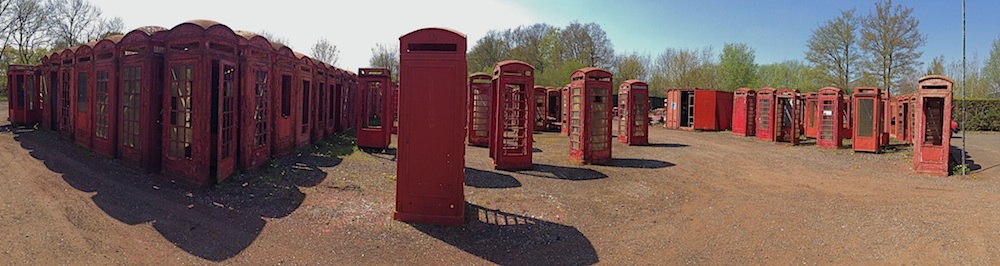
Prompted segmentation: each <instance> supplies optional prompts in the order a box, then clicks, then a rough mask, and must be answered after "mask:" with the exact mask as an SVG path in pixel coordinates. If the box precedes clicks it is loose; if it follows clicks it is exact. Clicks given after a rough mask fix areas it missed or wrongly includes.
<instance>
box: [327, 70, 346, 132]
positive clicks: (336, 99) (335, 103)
mask: <svg viewBox="0 0 1000 266" xmlns="http://www.w3.org/2000/svg"><path fill="white" fill-rule="evenodd" d="M326 67H327V70H326V89H325V90H326V109H325V110H326V130H324V132H323V135H324V136H326V137H327V138H329V137H332V136H333V134H335V133H337V127H338V125H337V122H338V121H340V109H339V108H340V97H342V96H341V95H340V94H339V93H338V89H337V88H338V87H337V86H338V85H339V84H340V80H339V78H338V77H337V73H338V72H339V71H340V70H339V69H337V68H336V67H333V66H331V65H327V66H326Z"/></svg>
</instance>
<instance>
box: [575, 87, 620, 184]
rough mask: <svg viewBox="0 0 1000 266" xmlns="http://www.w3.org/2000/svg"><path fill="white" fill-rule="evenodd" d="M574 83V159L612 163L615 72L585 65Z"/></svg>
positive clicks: (585, 161)
mask: <svg viewBox="0 0 1000 266" xmlns="http://www.w3.org/2000/svg"><path fill="white" fill-rule="evenodd" d="M571 80H572V82H571V83H570V88H569V89H570V102H569V110H570V117H569V119H570V127H571V129H570V131H569V141H570V149H569V151H570V159H571V160H573V161H575V162H579V163H587V164H602V163H609V162H611V107H612V104H613V102H612V99H611V87H612V86H613V85H612V84H611V80H612V75H611V72H608V71H605V70H604V69H600V68H596V67H586V68H581V69H579V70H577V71H575V72H573V75H572V76H571Z"/></svg>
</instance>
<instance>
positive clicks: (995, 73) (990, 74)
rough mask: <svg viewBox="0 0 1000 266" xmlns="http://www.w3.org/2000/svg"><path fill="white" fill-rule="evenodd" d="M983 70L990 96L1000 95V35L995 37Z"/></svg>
mask: <svg viewBox="0 0 1000 266" xmlns="http://www.w3.org/2000/svg"><path fill="white" fill-rule="evenodd" d="M982 72H983V79H984V82H985V84H986V86H987V88H988V91H989V94H991V95H990V96H992V97H1000V37H998V38H997V39H993V49H990V55H989V58H987V59H986V64H985V65H983V71H982Z"/></svg>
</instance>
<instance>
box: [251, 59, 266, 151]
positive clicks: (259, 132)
mask: <svg viewBox="0 0 1000 266" xmlns="http://www.w3.org/2000/svg"><path fill="white" fill-rule="evenodd" d="M267 77H268V73H267V71H266V70H255V71H254V81H255V84H254V93H255V95H254V100H255V101H254V103H255V104H254V106H255V108H254V114H253V118H254V139H253V143H254V147H255V148H259V147H263V146H264V145H267V124H268V122H269V121H268V114H267V110H268V104H267V96H268V94H267V90H268V88H267Z"/></svg>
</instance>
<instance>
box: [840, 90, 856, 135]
mask: <svg viewBox="0 0 1000 266" xmlns="http://www.w3.org/2000/svg"><path fill="white" fill-rule="evenodd" d="M851 99H852V98H851V96H847V95H844V98H843V99H841V105H842V106H841V107H842V108H841V110H842V111H841V119H842V120H843V122H844V125H843V127H841V128H840V130H841V131H840V135H841V136H844V139H851V138H853V137H854V136H853V135H854V101H852V100H851Z"/></svg>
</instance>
